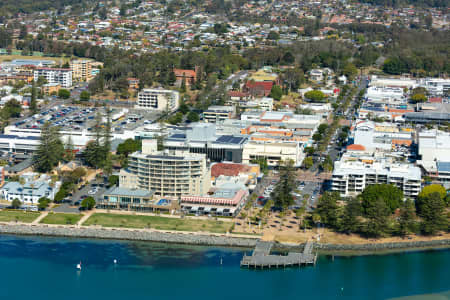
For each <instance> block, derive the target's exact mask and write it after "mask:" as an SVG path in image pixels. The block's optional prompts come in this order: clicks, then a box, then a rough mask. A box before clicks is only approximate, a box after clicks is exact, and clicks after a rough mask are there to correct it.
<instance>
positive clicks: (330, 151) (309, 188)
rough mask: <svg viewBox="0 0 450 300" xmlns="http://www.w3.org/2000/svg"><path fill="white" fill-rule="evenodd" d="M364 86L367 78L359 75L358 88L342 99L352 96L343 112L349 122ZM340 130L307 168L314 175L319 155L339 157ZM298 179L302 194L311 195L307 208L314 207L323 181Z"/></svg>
mask: <svg viewBox="0 0 450 300" xmlns="http://www.w3.org/2000/svg"><path fill="white" fill-rule="evenodd" d="M366 87H367V78H366V77H361V78H360V80H359V81H358V88H357V90H356V92H355V93H354V95H350V94H349V95H347V96H346V97H345V98H344V99H343V101H342V103H345V102H346V100H347V99H348V97H350V96H351V97H352V98H351V99H350V104H349V108H347V110H346V111H345V112H344V116H345V117H346V119H347V120H349V121H350V122H351V121H352V117H353V114H354V111H355V106H356V104H357V101H356V100H357V97H358V94H359V92H360V91H361V90H362V89H365V88H366ZM341 131H342V128H341V127H338V130H337V131H336V132H334V133H333V134H332V135H331V139H330V143H329V144H328V147H327V149H326V150H325V151H324V153H322V154H321V155H320V156H318V157H316V159H315V162H314V165H313V166H312V167H311V168H310V170H309V171H311V172H313V173H315V175H316V176H317V175H319V172H320V171H319V165H320V163H321V161H320V157H323V158H322V159H324V158H325V157H326V156H328V155H329V156H330V158H331V160H332V161H333V162H334V161H336V160H338V159H339V158H340V151H341V149H342V147H341V146H339V144H338V137H339V135H340V133H341ZM298 179H299V180H301V181H303V182H305V187H304V189H303V191H302V193H301V194H302V195H304V194H308V195H311V198H310V200H309V201H308V204H307V209H308V208H310V207H315V206H316V205H317V199H318V198H319V197H318V194H319V193H320V192H321V191H323V190H324V189H325V186H323V183H324V181H323V180H322V181H320V182H319V183H317V182H316V181H308V180H305V178H303V177H302V176H299V177H298ZM301 201H302V199H301V200H300V202H301Z"/></svg>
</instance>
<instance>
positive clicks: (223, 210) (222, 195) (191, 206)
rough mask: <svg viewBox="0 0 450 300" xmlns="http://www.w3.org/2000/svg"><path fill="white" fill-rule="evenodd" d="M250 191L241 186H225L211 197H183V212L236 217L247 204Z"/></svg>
mask: <svg viewBox="0 0 450 300" xmlns="http://www.w3.org/2000/svg"><path fill="white" fill-rule="evenodd" d="M248 194H249V193H248V190H247V189H245V187H242V186H239V185H234V184H230V185H224V186H221V187H220V188H218V189H217V190H215V191H214V193H213V194H212V195H211V196H182V197H181V210H182V211H184V212H186V213H190V214H197V215H214V216H236V215H237V214H238V213H239V212H240V210H241V209H242V207H243V206H244V204H245V201H246V199H247V197H248Z"/></svg>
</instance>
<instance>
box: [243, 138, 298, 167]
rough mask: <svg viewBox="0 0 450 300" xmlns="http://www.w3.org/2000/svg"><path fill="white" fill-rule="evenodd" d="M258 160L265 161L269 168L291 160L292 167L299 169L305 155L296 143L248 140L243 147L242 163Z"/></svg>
mask: <svg viewBox="0 0 450 300" xmlns="http://www.w3.org/2000/svg"><path fill="white" fill-rule="evenodd" d="M258 158H265V159H267V164H268V165H269V166H278V165H279V164H280V162H282V161H287V160H292V161H293V162H294V166H296V167H300V166H301V164H302V162H303V159H304V158H305V155H304V153H303V149H302V148H301V147H300V144H299V143H297V142H276V141H269V142H267V141H255V140H250V141H249V142H248V143H246V144H245V145H244V149H243V152H242V162H243V163H251V162H252V161H253V160H255V159H258Z"/></svg>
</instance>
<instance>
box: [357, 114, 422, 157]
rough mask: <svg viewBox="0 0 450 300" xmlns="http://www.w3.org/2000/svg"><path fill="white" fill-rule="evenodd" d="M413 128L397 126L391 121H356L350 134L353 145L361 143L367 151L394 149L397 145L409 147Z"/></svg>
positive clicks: (411, 141)
mask: <svg viewBox="0 0 450 300" xmlns="http://www.w3.org/2000/svg"><path fill="white" fill-rule="evenodd" d="M413 132H414V131H413V130H412V129H411V128H401V127H400V128H399V127H397V125H396V124H393V123H374V122H371V121H361V122H358V123H357V124H356V125H355V126H354V128H353V132H352V134H351V136H352V137H353V143H354V144H355V145H361V146H363V147H364V148H365V150H366V151H368V152H372V153H373V152H375V151H385V152H390V151H395V150H396V148H397V147H400V146H404V147H410V146H411V144H412V143H413Z"/></svg>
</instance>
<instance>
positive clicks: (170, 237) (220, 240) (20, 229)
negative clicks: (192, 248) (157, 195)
mask: <svg viewBox="0 0 450 300" xmlns="http://www.w3.org/2000/svg"><path fill="white" fill-rule="evenodd" d="M0 234H16V235H35V236H55V237H73V238H93V239H111V240H130V241H148V242H164V243H176V244H190V245H205V246H228V247H245V248H253V247H254V246H255V245H256V242H257V241H258V239H256V238H253V239H252V238H246V237H242V238H241V237H235V236H227V235H225V234H223V235H210V234H201V233H196V234H192V233H182V232H180V233H172V232H170V233H168V232H161V231H148V230H145V231H144V230H131V229H130V230H127V229H112V228H111V229H110V228H94V227H93V228H89V227H69V226H45V225H23V224H14V225H11V224H7V225H0Z"/></svg>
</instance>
